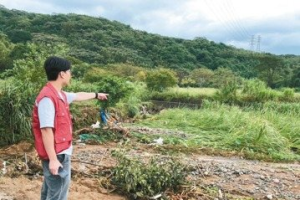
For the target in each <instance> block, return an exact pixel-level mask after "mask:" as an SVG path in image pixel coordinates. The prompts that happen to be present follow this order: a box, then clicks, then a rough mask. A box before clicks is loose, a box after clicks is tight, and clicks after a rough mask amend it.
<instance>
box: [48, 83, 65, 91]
mask: <svg viewBox="0 0 300 200" xmlns="http://www.w3.org/2000/svg"><path fill="white" fill-rule="evenodd" d="M49 83H50V84H51V85H52V86H53V87H54V88H55V90H56V91H57V92H61V89H62V85H61V83H59V82H57V81H49Z"/></svg>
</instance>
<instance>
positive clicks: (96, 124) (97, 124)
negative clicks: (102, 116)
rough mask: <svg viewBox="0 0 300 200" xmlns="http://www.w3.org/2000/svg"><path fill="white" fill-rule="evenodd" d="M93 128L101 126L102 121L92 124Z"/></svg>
mask: <svg viewBox="0 0 300 200" xmlns="http://www.w3.org/2000/svg"><path fill="white" fill-rule="evenodd" d="M91 127H92V128H100V122H99V121H97V122H96V123H95V124H92V125H91Z"/></svg>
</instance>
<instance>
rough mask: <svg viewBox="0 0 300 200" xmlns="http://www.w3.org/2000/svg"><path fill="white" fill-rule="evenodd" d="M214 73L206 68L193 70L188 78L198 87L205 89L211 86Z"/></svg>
mask: <svg viewBox="0 0 300 200" xmlns="http://www.w3.org/2000/svg"><path fill="white" fill-rule="evenodd" d="M213 75H214V72H213V71H212V70H210V69H207V68H199V69H194V70H193V71H192V72H191V73H190V75H189V77H190V78H191V79H192V80H194V81H195V83H196V85H197V86H198V87H207V86H210V85H211V82H212V77H213Z"/></svg>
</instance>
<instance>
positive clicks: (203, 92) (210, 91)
mask: <svg viewBox="0 0 300 200" xmlns="http://www.w3.org/2000/svg"><path fill="white" fill-rule="evenodd" d="M169 91H170V92H173V93H179V94H186V95H188V96H210V97H212V96H213V95H214V94H215V93H216V91H217V89H215V88H179V87H176V88H170V90H169Z"/></svg>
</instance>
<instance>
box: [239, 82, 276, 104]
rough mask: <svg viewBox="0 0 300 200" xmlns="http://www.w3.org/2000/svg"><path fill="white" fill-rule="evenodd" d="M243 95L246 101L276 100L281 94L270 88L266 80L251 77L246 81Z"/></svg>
mask: <svg viewBox="0 0 300 200" xmlns="http://www.w3.org/2000/svg"><path fill="white" fill-rule="evenodd" d="M241 96H242V100H243V101H244V102H266V101H272V100H276V99H277V98H278V96H279V95H278V93H277V92H276V91H274V90H272V89H271V88H268V87H267V85H266V83H265V82H263V81H260V80H258V79H250V80H247V81H245V82H244V84H243V89H242V92H241Z"/></svg>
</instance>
